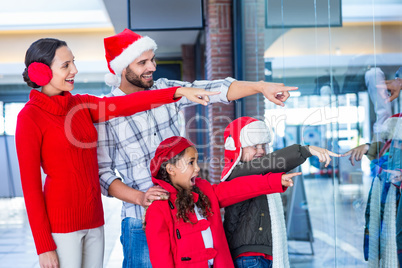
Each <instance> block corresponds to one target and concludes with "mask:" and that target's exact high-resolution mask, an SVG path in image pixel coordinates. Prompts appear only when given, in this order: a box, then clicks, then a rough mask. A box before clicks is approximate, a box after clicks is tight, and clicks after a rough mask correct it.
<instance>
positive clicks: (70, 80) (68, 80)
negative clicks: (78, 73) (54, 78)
mask: <svg viewBox="0 0 402 268" xmlns="http://www.w3.org/2000/svg"><path fill="white" fill-rule="evenodd" d="M66 82H67V83H70V84H74V78H72V79H66Z"/></svg>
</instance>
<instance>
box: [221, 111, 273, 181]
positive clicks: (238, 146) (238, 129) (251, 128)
mask: <svg viewBox="0 0 402 268" xmlns="http://www.w3.org/2000/svg"><path fill="white" fill-rule="evenodd" d="M223 137H224V140H225V166H224V168H223V171H222V176H221V181H224V180H226V179H227V178H228V177H229V176H230V174H231V173H232V170H233V169H234V167H235V166H236V165H237V163H239V161H240V158H241V154H242V148H243V147H247V146H253V145H257V144H263V143H268V142H270V141H271V134H270V131H269V129H268V127H267V125H266V124H265V123H264V122H263V121H260V120H257V119H255V118H252V117H248V116H243V117H240V118H237V119H236V120H234V121H233V122H232V123H230V124H229V125H228V126H227V127H226V129H225V132H224V133H223Z"/></svg>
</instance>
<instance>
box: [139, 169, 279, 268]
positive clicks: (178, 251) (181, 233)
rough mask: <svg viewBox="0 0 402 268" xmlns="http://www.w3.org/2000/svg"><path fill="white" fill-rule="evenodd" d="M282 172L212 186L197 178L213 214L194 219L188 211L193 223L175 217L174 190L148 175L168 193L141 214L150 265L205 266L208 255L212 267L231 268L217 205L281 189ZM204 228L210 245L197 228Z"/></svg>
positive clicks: (224, 205)
mask: <svg viewBox="0 0 402 268" xmlns="http://www.w3.org/2000/svg"><path fill="white" fill-rule="evenodd" d="M282 174H283V173H268V174H267V175H252V176H244V177H238V178H236V179H233V180H231V181H228V182H226V181H225V182H221V183H219V184H214V185H211V184H210V183H209V182H208V181H206V180H203V179H200V178H197V179H196V181H195V184H196V186H198V187H199V188H200V190H201V191H202V192H203V193H204V194H205V195H206V196H208V198H209V200H210V201H211V211H212V213H213V215H212V216H209V217H208V218H207V219H206V220H205V219H204V220H200V221H198V220H197V216H196V215H195V213H190V215H189V219H190V221H191V222H195V224H191V223H185V222H183V220H182V219H180V220H178V219H177V217H176V214H177V209H176V203H175V202H176V198H177V190H176V189H175V188H174V187H173V186H172V185H170V184H169V183H167V182H165V181H161V180H157V179H155V178H152V181H153V182H154V184H157V185H160V186H161V187H163V188H164V189H165V190H167V191H168V192H169V193H170V197H169V200H165V201H155V202H153V203H152V205H150V206H149V208H148V210H147V212H146V215H145V221H146V229H145V233H146V236H147V242H148V247H149V254H150V258H151V263H152V267H154V268H158V267H163V268H168V267H172V268H174V267H176V268H177V267H191V268H201V267H202V268H207V267H208V260H209V259H212V258H213V259H214V268H230V267H234V266H233V260H232V257H231V255H230V251H229V246H228V244H227V241H226V236H225V232H224V230H223V224H222V217H221V211H220V208H222V207H226V206H230V205H233V204H235V203H237V202H241V201H244V200H247V199H250V198H253V197H256V196H260V195H263V194H271V193H281V192H284V191H285V190H286V187H283V186H282V184H281V177H282ZM195 195H196V194H195ZM208 227H211V232H212V238H213V244H214V248H205V246H204V240H203V238H202V234H201V231H204V230H206V229H207V228H208Z"/></svg>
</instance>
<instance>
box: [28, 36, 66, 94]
mask: <svg viewBox="0 0 402 268" xmlns="http://www.w3.org/2000/svg"><path fill="white" fill-rule="evenodd" d="M63 46H67V43H66V42H65V41H62V40H59V39H55V38H41V39H39V40H36V41H35V42H33V43H32V44H31V46H30V47H29V48H28V50H27V52H26V54H25V67H26V68H25V69H24V71H23V72H22V78H23V79H24V81H25V82H26V83H27V85H28V86H29V87H31V88H39V87H40V86H38V85H37V84H36V83H34V82H32V81H31V79H30V78H29V76H28V66H29V65H30V64H31V63H32V62H41V63H44V64H46V65H47V66H49V67H50V65H51V64H52V62H53V59H54V55H55V54H56V50H57V49H58V48H59V47H63Z"/></svg>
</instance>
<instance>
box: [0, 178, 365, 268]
mask: <svg viewBox="0 0 402 268" xmlns="http://www.w3.org/2000/svg"><path fill="white" fill-rule="evenodd" d="M304 183H305V188H306V195H307V201H308V208H309V214H310V218H311V223H312V227H313V236H314V242H313V250H314V255H311V254H310V253H311V249H310V244H309V243H308V242H304V241H303V242H300V241H289V252H291V254H290V261H291V267H295V268H322V267H353V268H355V267H366V266H367V263H366V262H365V261H364V260H363V253H362V247H363V235H362V232H363V225H364V210H365V206H366V197H367V192H366V191H367V187H366V186H364V187H361V188H356V187H355V188H353V187H347V186H343V185H342V186H340V187H335V189H337V192H336V193H334V192H333V189H334V186H333V182H332V180H331V179H306V180H305V181H304ZM103 201H104V209H105V220H106V225H105V234H106V248H105V267H107V268H109V267H110V268H114V267H121V262H122V249H121V244H120V241H119V236H120V206H121V203H120V201H118V200H116V199H111V198H103ZM334 203H336V204H337V205H336V206H334ZM334 209H335V210H336V217H334ZM335 226H336V227H337V228H335ZM0 267H1V268H10V267H13V268H27V267H29V268H31V267H32V268H34V267H35V268H37V267H39V265H38V257H37V255H36V252H35V247H34V244H33V239H32V235H31V231H30V229H29V225H28V220H27V217H26V213H25V210H24V202H23V199H22V198H12V199H0Z"/></svg>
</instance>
